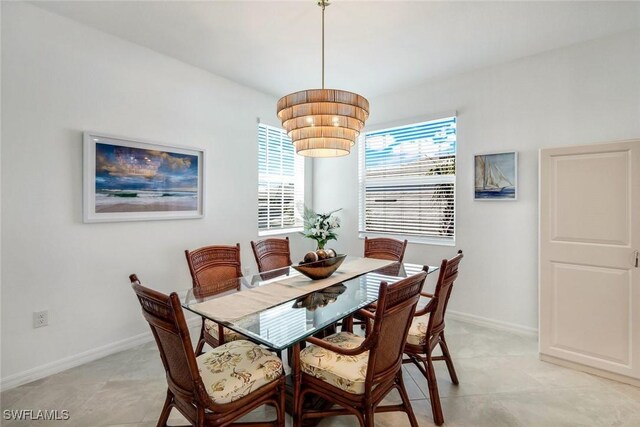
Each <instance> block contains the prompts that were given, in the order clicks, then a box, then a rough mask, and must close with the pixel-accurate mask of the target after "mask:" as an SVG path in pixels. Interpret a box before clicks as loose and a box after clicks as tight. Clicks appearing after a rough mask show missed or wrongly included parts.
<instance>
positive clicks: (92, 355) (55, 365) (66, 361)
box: [0, 317, 201, 391]
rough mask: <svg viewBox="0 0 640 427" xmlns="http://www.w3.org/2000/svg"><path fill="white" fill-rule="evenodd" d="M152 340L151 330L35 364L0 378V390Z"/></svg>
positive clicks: (189, 322) (194, 321)
mask: <svg viewBox="0 0 640 427" xmlns="http://www.w3.org/2000/svg"><path fill="white" fill-rule="evenodd" d="M200 319H201V318H200V317H194V318H191V319H188V320H187V325H188V326H189V328H192V327H195V326H200V322H201V320H200ZM152 340H153V335H152V334H151V331H149V332H144V333H142V334H139V335H135V336H133V337H129V338H125V339H123V340H120V341H116V342H113V343H110V344H106V345H103V346H101V347H97V348H92V349H91V350H87V351H84V352H82V353H78V354H74V355H72V356H68V357H65V358H62V359H59V360H56V361H54V362H49V363H45V364H44V365H40V366H36V367H35V368H31V369H27V370H26V371H22V372H18V373H16V374H13V375H9V376H7V377H5V378H2V379H0V391H5V390H9V389H11V388H14V387H18V386H21V385H23V384H27V383H30V382H32V381H36V380H39V379H42V378H45V377H48V376H50V375H53V374H57V373H59V372H62V371H66V370H67V369H71V368H75V367H76V366H80V365H84V364H85V363H89V362H93V361H94V360H98V359H102V358H103V357H106V356H109V355H111V354H114V353H118V352H121V351H124V350H128V349H130V348H133V347H137V346H139V345H141V344H145V343H147V342H150V341H152Z"/></svg>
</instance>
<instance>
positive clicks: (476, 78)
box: [313, 31, 640, 329]
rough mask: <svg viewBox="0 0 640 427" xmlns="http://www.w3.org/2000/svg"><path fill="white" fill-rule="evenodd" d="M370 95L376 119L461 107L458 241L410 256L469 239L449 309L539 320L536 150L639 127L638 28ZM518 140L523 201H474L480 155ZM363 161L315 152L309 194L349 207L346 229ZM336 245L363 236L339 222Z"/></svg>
mask: <svg viewBox="0 0 640 427" xmlns="http://www.w3.org/2000/svg"><path fill="white" fill-rule="evenodd" d="M417 54H419V53H417ZM364 95H366V94H364ZM370 101H371V111H372V115H371V118H370V120H369V122H368V125H369V126H375V125H377V124H382V123H386V122H396V121H399V120H403V119H407V118H415V117H419V118H420V117H422V118H423V119H429V118H434V117H437V116H438V115H439V113H442V112H450V111H454V110H457V111H458V165H457V170H458V176H457V228H456V233H457V241H456V243H457V246H456V248H455V249H454V248H452V247H442V246H432V245H417V244H410V245H409V246H408V248H407V253H406V259H407V261H410V262H418V263H428V264H431V265H433V264H437V263H439V261H440V260H441V259H442V258H445V257H451V256H452V255H453V254H454V253H455V251H456V250H457V249H458V248H460V249H463V250H464V252H465V259H464V260H463V262H462V264H461V273H460V274H461V275H460V279H459V281H458V283H457V287H456V289H455V291H454V293H453V296H452V299H451V303H450V305H449V307H450V310H451V311H454V312H455V311H457V312H462V313H465V314H468V315H472V316H479V317H481V318H485V319H490V320H492V321H496V322H502V323H507V324H509V325H512V326H520V327H523V328H524V329H536V328H537V324H538V321H537V318H538V285H537V283H538V279H537V266H538V244H537V240H538V235H537V232H538V191H537V185H538V149H540V148H542V147H553V146H566V145H578V144H589V143H596V142H604V141H611V140H621V139H630V138H638V137H640V32H638V31H635V32H630V33H625V34H621V35H618V36H614V37H610V38H606V39H600V40H595V41H591V42H587V43H583V44H579V45H575V46H572V47H568V48H564V49H560V50H556V51H552V52H548V53H545V54H541V55H537V56H533V57H528V58H525V59H521V60H518V61H515V62H511V63H507V64H503V65H500V66H496V67H492V68H487V69H482V70H477V71H475V72H472V73H468V74H464V75H460V76H455V77H452V78H449V79H446V80H442V81H437V82H434V83H429V84H425V85H422V86H419V87H414V88H411V89H408V90H406V91H402V92H399V93H395V94H390V95H387V96H381V97H377V98H373V99H370ZM513 150H515V151H518V153H519V156H520V158H519V180H518V181H519V200H518V201H517V202H486V201H485V202H475V201H473V176H472V174H473V155H474V154H476V153H484V152H496V151H513ZM357 160H358V159H357V155H354V154H352V155H351V156H349V157H347V158H342V159H337V160H336V159H322V160H316V161H315V162H314V182H315V183H316V185H315V188H314V190H315V191H314V194H313V197H314V199H313V204H314V206H315V207H316V208H317V209H320V210H329V209H334V208H338V207H342V208H343V211H342V217H343V220H344V226H343V230H357V224H358V218H357V215H358V189H357V185H358V177H357ZM639 185H640V183H639ZM593 201H594V203H598V197H597V195H596V194H594V200H593ZM334 246H336V248H338V249H339V250H341V251H346V252H349V253H361V252H362V247H363V241H362V240H360V239H358V237H357V233H356V232H355V231H350V232H348V233H347V232H346V231H343V232H342V234H341V236H340V240H339V241H338V243H337V244H335V245H334ZM576 298H579V296H578V295H576Z"/></svg>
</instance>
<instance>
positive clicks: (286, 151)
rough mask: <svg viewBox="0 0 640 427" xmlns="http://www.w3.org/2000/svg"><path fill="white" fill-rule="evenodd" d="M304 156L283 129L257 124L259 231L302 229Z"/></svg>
mask: <svg viewBox="0 0 640 427" xmlns="http://www.w3.org/2000/svg"><path fill="white" fill-rule="evenodd" d="M303 205H304V158H303V157H301V156H296V155H295V151H294V148H293V144H292V143H291V139H289V137H288V136H287V134H286V133H285V132H284V130H282V129H279V128H276V127H273V126H269V125H265V124H262V123H260V124H258V234H259V235H267V234H277V233H282V232H287V231H299V230H301V229H302V206H303Z"/></svg>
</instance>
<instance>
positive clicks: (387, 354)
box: [294, 272, 427, 427]
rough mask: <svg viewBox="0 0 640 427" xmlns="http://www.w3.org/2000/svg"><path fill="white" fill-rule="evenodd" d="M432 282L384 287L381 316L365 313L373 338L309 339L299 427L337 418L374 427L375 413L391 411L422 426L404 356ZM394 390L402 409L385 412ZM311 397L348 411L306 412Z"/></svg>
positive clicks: (303, 357) (419, 278)
mask: <svg viewBox="0 0 640 427" xmlns="http://www.w3.org/2000/svg"><path fill="white" fill-rule="evenodd" d="M426 276H427V274H426V273H425V272H420V273H418V274H416V275H414V276H411V277H407V278H406V279H403V280H400V281H399V282H396V283H395V284H393V285H387V283H386V282H382V283H381V284H380V290H379V293H378V310H376V312H375V313H371V312H369V311H366V310H362V312H361V313H362V315H363V316H365V317H367V318H369V319H372V320H373V330H372V333H371V334H370V335H369V336H368V337H366V338H364V337H360V336H357V335H354V334H353V333H350V332H339V333H337V334H334V335H331V336H329V337H327V338H325V339H323V340H322V339H318V338H313V337H312V338H308V339H307V343H308V344H310V345H309V346H307V347H306V348H305V349H304V350H302V351H301V352H300V353H299V354H298V355H297V357H298V358H299V366H300V370H301V375H300V376H299V377H298V381H300V383H299V390H300V393H299V395H298V396H297V397H296V398H295V408H296V410H295V411H294V427H300V426H301V425H302V423H303V421H304V420H305V419H308V418H324V417H327V416H332V415H355V416H356V417H357V418H358V421H359V422H360V425H361V426H366V427H373V426H374V424H375V423H374V413H375V412H391V411H403V412H406V413H407V416H408V417H409V423H410V425H411V426H412V427H416V426H417V425H418V423H417V421H416V417H415V415H414V413H413V409H412V408H411V403H410V401H409V397H408V395H407V391H406V389H405V386H404V382H403V379H402V357H403V356H402V355H403V350H404V346H405V342H406V339H407V333H408V332H409V326H410V325H411V320H412V319H413V313H414V312H415V309H416V304H417V302H418V300H419V298H420V289H422V286H423V284H424V280H425V278H426ZM294 357H296V355H294ZM294 386H296V387H297V386H298V384H296V385H294ZM394 388H395V389H397V390H398V391H399V392H400V397H401V399H402V403H401V404H398V405H385V406H379V404H380V402H381V401H382V400H383V399H384V397H385V396H386V395H387V394H388V393H389V392H390V391H391V390H392V389H394ZM309 394H313V395H316V396H319V397H321V398H323V399H325V400H326V401H328V402H330V403H333V404H336V405H339V406H341V407H342V408H337V409H326V410H310V409H308V410H305V409H304V399H305V397H306V396H307V395H309Z"/></svg>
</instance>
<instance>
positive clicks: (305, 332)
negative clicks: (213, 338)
mask: <svg viewBox="0 0 640 427" xmlns="http://www.w3.org/2000/svg"><path fill="white" fill-rule="evenodd" d="M359 259H360V258H359V257H353V256H348V257H347V258H346V260H345V264H347V263H348V262H350V261H357V260H359ZM425 270H426V271H427V273H428V274H430V273H433V272H435V271H436V270H438V267H431V266H429V267H426V266H422V265H417V264H409V263H403V264H400V263H393V264H390V265H388V266H385V267H384V268H380V269H378V270H374V271H370V272H365V273H363V274H361V275H358V276H356V277H352V278H349V279H347V280H344V281H342V282H339V283H335V284H332V285H330V286H328V287H326V288H323V289H319V290H316V291H314V292H311V293H308V294H305V295H302V296H298V297H296V298H292V299H290V300H287V301H285V302H282V303H278V304H276V305H274V306H269V307H266V308H264V307H263V306H264V304H257V305H259V306H262V307H261V308H258V309H257V310H256V311H255V312H253V313H250V314H247V315H244V316H242V317H239V318H229V317H223V316H219V315H217V314H216V312H215V311H214V312H212V311H210V310H205V309H203V307H204V306H206V304H203V303H206V302H207V301H210V300H213V299H217V298H223V297H225V296H228V295H233V294H237V293H239V295H237V296H240V297H242V295H243V292H246V291H251V290H253V289H256V288H259V287H264V286H268V285H270V284H273V283H279V282H282V280H284V279H290V280H291V279H292V278H296V276H300V277H298V279H301V278H303V279H304V280H309V281H310V282H311V279H307V278H306V277H304V276H301V273H299V272H298V271H296V270H295V269H293V268H292V267H285V268H282V269H278V270H272V271H268V272H263V273H258V274H255V275H253V276H245V277H241V278H238V279H232V280H227V281H225V282H223V283H213V284H211V286H199V287H196V288H192V289H189V290H188V291H187V292H186V297H185V299H184V301H183V304H182V305H183V307H184V308H185V309H187V310H189V311H191V312H193V313H196V314H198V315H200V316H202V317H204V318H206V319H210V320H213V321H214V322H217V323H219V324H222V325H223V326H225V327H226V328H229V329H231V330H233V331H236V332H238V333H240V334H242V335H244V336H246V337H248V338H249V339H250V340H252V341H255V342H258V343H260V344H264V345H265V346H267V347H269V348H272V349H274V350H278V351H279V350H283V349H286V348H289V347H291V346H293V345H295V344H298V343H300V342H301V341H303V340H304V339H305V338H308V337H309V336H312V335H314V334H316V333H318V332H320V331H322V330H323V329H325V328H327V327H329V326H331V325H333V324H335V323H336V322H339V321H340V320H342V319H345V318H347V317H349V316H350V315H352V314H353V313H354V312H356V311H358V310H359V309H361V308H364V307H366V306H368V305H370V304H372V303H374V302H376V300H377V299H378V290H379V288H380V283H381V282H383V281H384V282H387V283H388V284H393V283H395V282H397V281H399V280H401V279H403V278H406V277H409V276H412V275H414V274H417V273H419V272H420V271H425ZM338 271H339V270H338ZM221 287H222V288H224V289H227V291H224V292H222V293H220V288H221ZM264 289H267V288H264ZM270 289H272V288H270ZM244 295H247V297H250V296H251V295H255V293H253V294H249V293H246V294H244ZM253 298H255V296H253ZM285 298H286V297H285ZM227 300H229V299H227ZM222 301H225V300H220V302H222ZM235 301H238V300H237V299H236V300H235ZM232 303H233V302H232V301H231V300H229V304H232Z"/></svg>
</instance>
